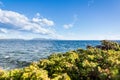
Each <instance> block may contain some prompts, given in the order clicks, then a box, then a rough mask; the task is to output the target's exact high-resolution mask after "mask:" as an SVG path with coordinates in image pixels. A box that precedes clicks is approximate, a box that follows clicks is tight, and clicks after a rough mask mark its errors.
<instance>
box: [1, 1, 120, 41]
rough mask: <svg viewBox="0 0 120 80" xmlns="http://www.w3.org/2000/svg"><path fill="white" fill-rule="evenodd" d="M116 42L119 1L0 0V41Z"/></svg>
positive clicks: (119, 24)
mask: <svg viewBox="0 0 120 80" xmlns="http://www.w3.org/2000/svg"><path fill="white" fill-rule="evenodd" d="M11 38H12V39H13V38H14V39H33V38H48V39H64V40H103V39H107V40H120V0H0V39H11Z"/></svg>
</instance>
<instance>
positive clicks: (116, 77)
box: [0, 40, 120, 80]
mask: <svg viewBox="0 0 120 80" xmlns="http://www.w3.org/2000/svg"><path fill="white" fill-rule="evenodd" d="M0 80H120V44H118V43H116V42H111V41H105V40H104V41H102V44H101V45H100V46H99V47H89V48H87V49H86V50H84V49H77V50H75V51H69V52H66V53H61V54H52V55H50V56H49V57H48V58H47V59H42V60H40V61H38V62H33V63H31V65H29V66H27V67H25V68H22V69H13V70H9V71H4V70H2V69H0Z"/></svg>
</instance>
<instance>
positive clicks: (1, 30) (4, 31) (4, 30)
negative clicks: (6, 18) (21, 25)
mask: <svg viewBox="0 0 120 80" xmlns="http://www.w3.org/2000/svg"><path fill="white" fill-rule="evenodd" d="M0 33H8V30H7V29H5V28H0Z"/></svg>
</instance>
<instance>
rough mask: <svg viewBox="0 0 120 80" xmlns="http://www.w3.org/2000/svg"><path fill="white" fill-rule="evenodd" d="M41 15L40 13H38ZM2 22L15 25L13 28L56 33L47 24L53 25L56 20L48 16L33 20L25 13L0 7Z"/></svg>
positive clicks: (47, 33) (0, 20) (45, 33)
mask: <svg viewBox="0 0 120 80" xmlns="http://www.w3.org/2000/svg"><path fill="white" fill-rule="evenodd" d="M37 15H39V14H37ZM0 23H3V24H10V25H13V26H14V27H12V28H13V29H16V30H19V31H22V30H25V31H30V32H33V33H38V34H44V35H51V34H52V35H54V31H52V30H51V29H49V28H44V27H45V26H53V25H54V22H53V21H51V20H48V19H47V18H41V19H40V18H38V17H35V18H33V19H32V20H31V19H29V18H28V17H26V16H25V15H23V14H20V13H17V12H14V11H8V10H2V9H0Z"/></svg>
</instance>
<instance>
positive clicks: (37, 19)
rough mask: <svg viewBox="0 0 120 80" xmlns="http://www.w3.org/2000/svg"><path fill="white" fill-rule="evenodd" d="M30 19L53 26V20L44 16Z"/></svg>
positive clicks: (43, 24)
mask: <svg viewBox="0 0 120 80" xmlns="http://www.w3.org/2000/svg"><path fill="white" fill-rule="evenodd" d="M32 20H33V22H35V23H38V24H40V25H42V26H54V22H53V21H51V20H48V19H46V18H43V19H39V18H33V19H32Z"/></svg>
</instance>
